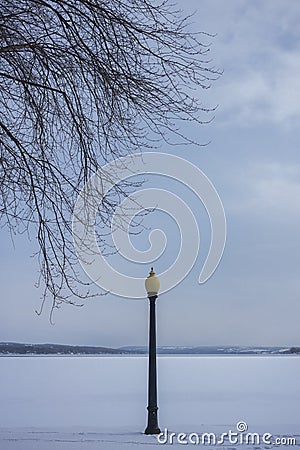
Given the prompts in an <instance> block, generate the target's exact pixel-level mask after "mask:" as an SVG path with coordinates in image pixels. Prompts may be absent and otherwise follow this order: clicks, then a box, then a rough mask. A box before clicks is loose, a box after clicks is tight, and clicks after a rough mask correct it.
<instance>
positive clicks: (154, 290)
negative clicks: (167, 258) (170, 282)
mask: <svg viewBox="0 0 300 450" xmlns="http://www.w3.org/2000/svg"><path fill="white" fill-rule="evenodd" d="M145 288H146V291H147V294H148V297H154V296H155V295H157V294H158V291H159V288H160V281H159V278H157V276H156V275H155V272H154V270H153V267H151V271H150V273H149V276H148V277H147V278H146V280H145Z"/></svg>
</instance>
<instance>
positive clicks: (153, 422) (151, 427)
mask: <svg viewBox="0 0 300 450" xmlns="http://www.w3.org/2000/svg"><path fill="white" fill-rule="evenodd" d="M147 409H148V425H147V428H146V430H145V434H160V433H161V431H160V428H159V426H158V422H157V410H158V408H157V407H153V406H152V407H151V406H148V407H147Z"/></svg>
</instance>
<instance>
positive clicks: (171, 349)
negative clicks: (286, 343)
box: [0, 342, 300, 357]
mask: <svg viewBox="0 0 300 450" xmlns="http://www.w3.org/2000/svg"><path fill="white" fill-rule="evenodd" d="M147 354H148V348H147V347H146V346H128V347H120V348H110V347H96V346H79V345H75V346H74V345H63V344H25V343H17V342H0V357H1V356H70V357H72V356H145V355H147ZM157 354H158V355H161V356H284V355H300V347H267V346H265V347H257V346H255V347H254V346H253V347H251V346H249V347H247V346H191V347H187V346H185V347H183V346H161V347H158V348H157Z"/></svg>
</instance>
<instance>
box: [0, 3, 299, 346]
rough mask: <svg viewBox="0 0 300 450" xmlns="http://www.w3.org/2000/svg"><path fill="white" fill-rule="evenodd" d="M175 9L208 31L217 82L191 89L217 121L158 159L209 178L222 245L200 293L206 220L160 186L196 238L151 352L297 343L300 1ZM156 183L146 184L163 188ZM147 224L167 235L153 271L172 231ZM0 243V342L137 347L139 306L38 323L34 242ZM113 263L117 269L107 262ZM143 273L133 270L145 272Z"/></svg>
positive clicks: (164, 300) (163, 300)
mask: <svg viewBox="0 0 300 450" xmlns="http://www.w3.org/2000/svg"><path fill="white" fill-rule="evenodd" d="M178 3H179V5H180V6H182V8H183V9H184V10H185V11H186V12H187V13H189V12H192V11H194V10H196V9H197V8H198V11H197V12H196V14H195V16H194V19H193V21H194V24H193V26H192V27H193V29H194V30H200V31H206V32H209V33H212V34H216V37H215V38H214V39H212V42H213V45H212V58H213V60H214V64H215V65H216V66H218V67H220V68H222V69H223V70H224V75H223V76H222V77H221V79H220V80H218V81H217V82H216V83H215V84H214V86H213V87H212V89H211V90H210V91H208V92H206V93H202V92H200V95H201V96H202V98H203V101H204V102H205V103H207V104H210V105H212V106H213V105H215V104H218V105H219V108H218V110H217V112H216V118H215V120H214V121H213V122H212V123H211V124H210V125H208V126H205V127H200V126H198V125H194V126H192V127H191V128H190V130H189V131H190V132H191V134H192V135H193V136H195V137H197V139H198V140H200V141H202V142H207V141H211V143H210V145H209V146H207V147H204V148H203V149H200V150H199V149H196V148H194V147H192V146H191V147H183V148H178V147H175V149H174V148H172V147H170V146H169V147H168V146H164V147H162V151H166V152H171V153H173V154H175V155H179V156H182V157H184V158H186V159H188V160H189V161H191V162H193V163H194V164H196V165H197V166H198V167H199V168H201V170H202V171H204V172H205V174H206V175H207V176H208V177H209V178H210V179H211V181H212V182H213V183H214V185H215V187H216V189H217V190H218V192H219V194H220V196H221V198H222V202H223V204H224V208H225V211H226V217H227V223H228V237H227V244H226V248H225V252H224V255H223V259H222V261H221V264H220V266H219V268H218V269H217V271H216V272H215V274H214V275H213V276H212V278H211V279H210V280H209V281H208V282H207V283H205V284H204V285H199V284H198V283H197V280H198V275H199V272H200V270H201V267H202V265H203V261H204V260H205V257H206V254H207V251H208V248H209V244H210V234H209V222H208V218H207V216H206V215H205V211H204V209H203V207H202V206H201V204H200V205H198V203H197V201H196V200H195V198H193V196H191V195H190V193H189V192H187V191H185V190H184V189H179V188H178V186H177V185H176V183H174V186H173V185H172V184H171V183H170V186H169V184H168V189H170V190H173V192H175V193H176V194H177V195H179V196H182V198H184V201H186V202H187V203H188V204H189V206H190V207H191V209H192V210H193V211H194V212H195V216H196V217H197V218H198V219H199V220H200V222H201V223H200V225H199V226H200V229H201V232H202V235H201V239H202V240H201V248H200V254H199V257H198V258H197V261H196V264H195V266H194V268H193V270H192V271H191V272H190V274H189V276H188V277H187V278H186V279H185V280H184V281H183V282H182V283H181V284H180V285H179V286H177V287H176V288H175V289H173V290H171V291H170V292H168V293H166V294H163V295H162V296H161V297H160V298H159V299H158V344H159V345H219V344H220V345H283V346H291V345H300V336H299V321H300V301H299V296H300V281H299V270H300V237H299V229H300V200H299V199H300V157H299V141H300V139H299V138H300V128H299V125H298V123H299V119H300V98H299V97H300V28H299V23H300V3H299V1H298V0H257V1H256V0H252V1H251V2H250V1H248V0H227V1H226V2H225V1H224V0H185V1H183V0H181V1H180V2H178ZM158 178H159V177H153V179H152V180H151V179H149V180H148V182H147V185H146V186H148V187H153V186H162V187H166V184H165V183H166V182H165V181H164V180H159V179H158ZM168 183H169V182H168ZM145 220H147V221H148V222H147V225H148V226H149V227H152V226H153V227H159V226H160V224H161V225H162V226H163V227H164V231H165V233H166V235H167V237H168V239H169V241H168V242H169V243H168V247H167V250H166V252H165V255H164V256H163V257H162V259H161V260H158V261H157V262H156V267H157V269H158V272H159V271H161V270H163V269H164V268H165V267H166V266H167V265H168V264H169V263H170V261H171V260H172V258H173V257H174V255H175V257H176V249H177V247H176V246H177V245H178V239H179V237H178V229H176V226H175V225H174V224H173V223H172V221H171V220H170V219H169V218H166V217H165V215H164V214H163V213H160V212H155V213H153V217H151V218H150V217H147V218H146V219H145ZM168 233H169V234H168ZM142 239H146V241H147V235H146V236H145V235H144V236H143V237H141V236H139V237H137V241H136V244H137V245H141V246H142V247H143V242H142V241H141V240H142ZM0 242H1V260H0V263H1V272H0V282H1V310H0V311H1V312H0V341H21V342H56V343H66V344H92V345H102V346H123V345H146V344H147V338H148V304H147V300H146V299H145V300H128V299H122V298H118V297H113V296H111V295H107V296H104V297H102V298H101V299H98V300H91V301H89V302H87V303H86V305H85V306H84V307H82V308H74V307H71V306H65V307H62V308H61V310H60V311H58V312H57V313H56V314H55V317H54V321H55V325H54V326H53V325H50V324H49V315H48V306H47V305H46V308H45V312H44V314H43V315H42V316H41V317H38V316H37V315H36V314H35V309H37V308H39V306H40V302H41V300H40V296H41V294H42V290H39V289H36V288H35V287H34V284H35V282H36V281H37V279H38V263H37V261H36V260H35V259H34V258H31V257H30V255H31V253H32V252H33V249H34V242H32V243H30V242H29V241H28V240H27V239H26V236H17V237H16V238H15V247H14V246H13V245H12V243H11V241H10V238H9V236H8V234H6V232H5V231H4V230H2V231H1V241H0ZM147 242H148V241H147ZM114 263H115V264H116V266H117V267H122V264H123V263H122V262H121V261H119V260H118V259H117V257H114ZM148 269H149V268H148V266H145V267H144V268H143V270H145V276H147V273H148ZM128 270H130V269H128ZM132 270H134V268H133V269H132ZM140 273H141V271H140V270H139V274H140ZM131 274H132V275H135V273H134V272H131Z"/></svg>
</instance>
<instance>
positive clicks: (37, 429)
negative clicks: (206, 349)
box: [0, 355, 300, 450]
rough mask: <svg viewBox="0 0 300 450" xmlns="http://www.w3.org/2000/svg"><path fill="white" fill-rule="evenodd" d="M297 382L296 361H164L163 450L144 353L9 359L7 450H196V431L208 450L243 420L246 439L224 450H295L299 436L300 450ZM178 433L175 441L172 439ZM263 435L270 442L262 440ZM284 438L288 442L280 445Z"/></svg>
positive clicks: (4, 393) (4, 377)
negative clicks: (151, 421)
mask: <svg viewBox="0 0 300 450" xmlns="http://www.w3.org/2000/svg"><path fill="white" fill-rule="evenodd" d="M299 375H300V357H299V356H296V355H294V356H278V357H275V356H268V357H263V356H250V357H246V356H242V357H241V356H232V357H230V356H226V357H224V356H223V357H216V356H212V357H210V356H201V357H184V356H180V357H173V356H172V357H169V356H159V358H158V388H159V398H158V401H159V425H160V427H161V429H162V430H163V431H164V430H167V431H166V436H167V443H165V444H163V443H159V442H158V441H157V438H156V437H155V436H145V435H144V434H143V431H144V429H145V426H146V417H147V416H146V413H147V411H146V406H147V358H146V357H145V356H137V357H128V356H126V357H125V356H121V357H119V356H118V357H117V356H108V357H107V356H105V357H104V356H101V357H1V358H0V449H1V450H37V449H38V450H56V449H59V450H77V449H78V450H81V449H90V450H94V449H103V450H104V449H105V450H106V449H107V450H116V449H124V450H125V449H137V448H138V447H139V446H141V447H142V448H145V449H147V450H148V449H149V450H151V449H152V448H155V449H158V448H159V447H162V448H172V447H173V446H175V447H176V448H180V447H182V445H185V447H188V448H195V447H198V445H197V442H196V436H195V433H196V434H197V435H198V436H199V439H200V446H202V447H203V446H205V447H207V448H210V449H211V448H213V447H214V445H213V441H211V442H210V445H208V441H206V443H205V444H204V443H202V444H201V438H202V435H203V433H209V432H213V433H215V435H216V439H217V441H218V440H219V441H220V439H221V435H222V433H226V432H228V431H229V430H232V432H237V423H238V422H245V423H247V426H248V430H247V431H245V432H244V433H242V432H241V431H239V433H238V439H241V441H238V442H239V443H235V441H234V442H230V441H229V440H228V439H229V438H228V436H227V437H226V439H225V441H224V443H219V444H218V445H216V447H218V448H224V449H229V448H230V449H234V448H236V447H238V448H239V449H241V448H248V449H249V450H250V449H252V448H255V449H260V448H261V449H268V448H273V447H283V446H284V447H287V439H289V438H291V437H292V438H293V439H294V440H296V444H295V441H294V442H292V444H291V445H289V446H291V447H294V448H296V449H297V448H299V446H300V381H299V379H300V378H299ZM240 426H242V425H240ZM247 432H251V433H257V434H259V439H260V441H259V443H257V441H254V442H253V443H251V441H250V443H249V444H247V443H245V441H244V440H243V439H244V438H245V434H246V433H247ZM170 433H176V434H175V436H173V437H171V438H170ZM178 433H185V434H186V437H181V439H182V440H183V441H186V442H187V443H186V444H180V443H179V442H178ZM191 433H194V434H193V435H192V434H191ZM264 433H270V435H272V436H271V437H269V438H266V441H263V440H262V436H263V434H264ZM232 436H233V435H232ZM241 436H242V437H241ZM231 438H232V439H233V440H234V438H235V437H231ZM277 438H279V439H281V440H282V439H283V441H282V443H279V441H278V443H277V445H275V444H276V442H275V439H277ZM164 439H165V438H164V436H162V437H161V441H162V442H163V441H164ZM170 439H171V440H170ZM211 439H212V438H211ZM268 439H269V440H268ZM284 439H286V440H284ZM179 440H180V439H179ZM221 440H222V439H221ZM170 442H173V444H171V443H170ZM240 442H241V443H240ZM144 446H145V447H144Z"/></svg>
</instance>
